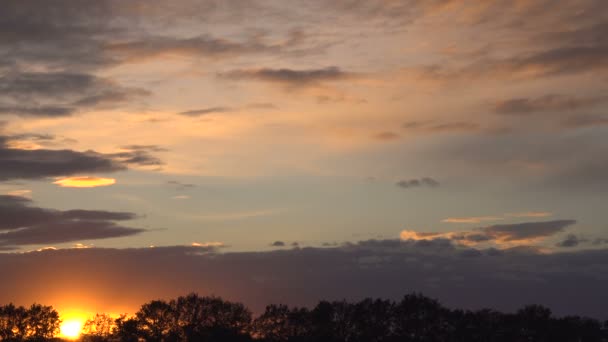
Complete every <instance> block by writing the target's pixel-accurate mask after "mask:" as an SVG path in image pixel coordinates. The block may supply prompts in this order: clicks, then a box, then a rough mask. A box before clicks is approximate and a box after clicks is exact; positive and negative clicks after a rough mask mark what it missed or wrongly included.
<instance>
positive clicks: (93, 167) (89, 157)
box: [0, 136, 162, 181]
mask: <svg viewBox="0 0 608 342" xmlns="http://www.w3.org/2000/svg"><path fill="white" fill-rule="evenodd" d="M10 141H11V137H7V136H0V181H6V180H11V179H39V178H45V177H57V176H70V175H76V174H87V173H102V172H115V171H121V170H126V169H127V167H128V166H129V165H142V166H150V165H151V166H159V165H162V161H161V160H160V159H158V158H157V157H155V156H153V155H152V154H151V153H150V148H149V147H139V148H132V149H130V150H126V151H124V152H119V153H110V154H102V153H98V152H95V151H85V152H78V151H73V150H50V149H35V150H29V149H20V148H11V147H8V145H7V143H8V142H10ZM135 147H137V146H135Z"/></svg>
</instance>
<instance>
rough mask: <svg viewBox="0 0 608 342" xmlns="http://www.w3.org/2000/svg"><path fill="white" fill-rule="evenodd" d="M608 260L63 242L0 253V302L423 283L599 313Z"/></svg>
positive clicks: (454, 294)
mask: <svg viewBox="0 0 608 342" xmlns="http://www.w3.org/2000/svg"><path fill="white" fill-rule="evenodd" d="M606 264H608V251H607V250H593V251H572V252H568V253H553V254H542V253H538V252H537V251H536V250H534V249H530V248H528V249H524V248H518V249H509V250H495V249H491V248H490V249H482V250H478V251H472V250H471V249H469V248H466V247H458V246H454V245H453V244H451V243H450V242H449V241H447V242H446V241H439V240H436V241H399V240H370V241H361V242H358V243H351V244H346V245H342V246H338V247H324V248H310V247H308V248H299V249H281V250H277V251H268V252H233V253H230V252H224V253H219V252H218V251H217V249H214V248H211V247H191V246H185V247H156V248H130V249H100V248H88V249H69V250H55V251H42V252H32V253H23V254H0V268H2V270H3V281H2V282H0V302H9V301H13V302H17V303H21V302H24V303H26V302H31V300H32V298H35V299H36V300H37V301H38V302H43V303H49V304H55V303H56V302H55V301H56V298H62V297H60V295H65V293H75V296H76V298H72V300H74V301H75V302H78V303H81V304H82V302H83V301H85V302H86V303H87V305H89V306H90V307H95V308H98V310H100V311H106V312H115V311H116V310H118V311H119V312H131V313H132V312H134V311H136V310H137V308H138V307H139V305H141V303H144V302H146V301H149V300H150V298H170V297H173V296H175V295H178V294H183V293H187V292H191V291H195V292H199V293H200V294H202V295H203V294H215V295H219V296H222V297H225V298H227V299H230V300H238V301H242V302H244V303H245V304H246V305H248V306H250V307H251V308H252V309H253V310H254V311H255V312H261V311H263V310H264V307H265V305H266V304H268V303H284V304H289V305H298V306H302V305H304V306H310V305H314V304H316V302H317V301H319V300H321V299H325V300H342V299H347V300H353V299H360V298H363V297H367V296H370V297H378V294H382V295H381V296H382V297H385V298H391V299H398V298H400V297H402V296H403V294H404V293H405V292H412V291H419V292H422V293H424V294H425V295H428V296H431V297H435V298H437V299H439V300H440V301H441V302H442V303H443V304H444V305H446V306H448V307H461V308H465V309H480V308H493V309H498V310H504V311H514V310H515V309H517V308H519V307H521V306H523V305H525V304H530V303H537V304H542V305H546V306H549V307H550V308H551V309H552V310H553V311H554V312H555V313H556V314H557V315H589V316H592V317H598V318H602V319H605V318H607V316H606V310H605V308H606V306H607V305H608V299H607V298H606V296H604V295H603V294H604V293H605V289H606V287H608V279H607V278H606V277H605V274H604V273H603V272H602V271H601V270H603V269H604V268H605V265H606ZM57 265H61V267H56V266H57ZM76 280H77V281H76ZM49 283H52V284H55V286H53V287H50V288H49V286H48V284H49ZM23 284H28V286H26V287H24V286H23ZM125 284H129V286H124V285H125ZM294 284H298V286H294ZM336 284H340V286H336ZM82 288H87V289H94V290H95V293H96V296H93V297H92V298H91V296H88V297H87V298H78V293H80V292H78V291H77V289H82ZM480 289H483V291H481V290H480ZM497 293H500V296H498V295H496V294H497ZM564 293H576V296H575V297H574V298H572V297H564ZM67 300H70V299H67ZM64 305H67V304H64ZM119 308H120V309H119ZM120 310H122V311H120Z"/></svg>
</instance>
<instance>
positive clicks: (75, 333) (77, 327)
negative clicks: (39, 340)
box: [60, 318, 84, 340]
mask: <svg viewBox="0 0 608 342" xmlns="http://www.w3.org/2000/svg"><path fill="white" fill-rule="evenodd" d="M83 323H84V321H83V320H82V319H79V318H69V319H65V320H64V321H63V322H62V323H61V327H60V330H61V332H60V335H61V336H62V337H64V338H67V339H70V340H75V339H77V338H78V337H79V336H80V333H81V332H82V326H83Z"/></svg>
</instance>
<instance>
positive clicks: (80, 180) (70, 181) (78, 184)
mask: <svg viewBox="0 0 608 342" xmlns="http://www.w3.org/2000/svg"><path fill="white" fill-rule="evenodd" d="M115 183H116V179H114V178H100V177H68V178H62V179H58V180H56V181H54V182H53V184H57V185H59V186H61V187H64V188H94V187H98V186H108V185H112V184H115Z"/></svg>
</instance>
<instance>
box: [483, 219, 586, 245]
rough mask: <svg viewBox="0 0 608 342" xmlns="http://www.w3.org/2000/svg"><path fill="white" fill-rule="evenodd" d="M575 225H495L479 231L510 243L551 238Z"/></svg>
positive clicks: (562, 222)
mask: <svg viewBox="0 0 608 342" xmlns="http://www.w3.org/2000/svg"><path fill="white" fill-rule="evenodd" d="M575 223H576V221H575V220H555V221H543V222H523V223H514V224H497V225H493V226H488V227H484V228H480V229H479V230H480V232H482V233H484V234H486V235H487V236H490V237H492V238H493V239H496V240H500V241H504V242H512V241H521V240H530V239H537V238H542V237H547V236H551V235H554V234H557V233H559V232H562V231H563V230H564V229H565V228H566V227H569V226H571V225H573V224H575Z"/></svg>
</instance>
